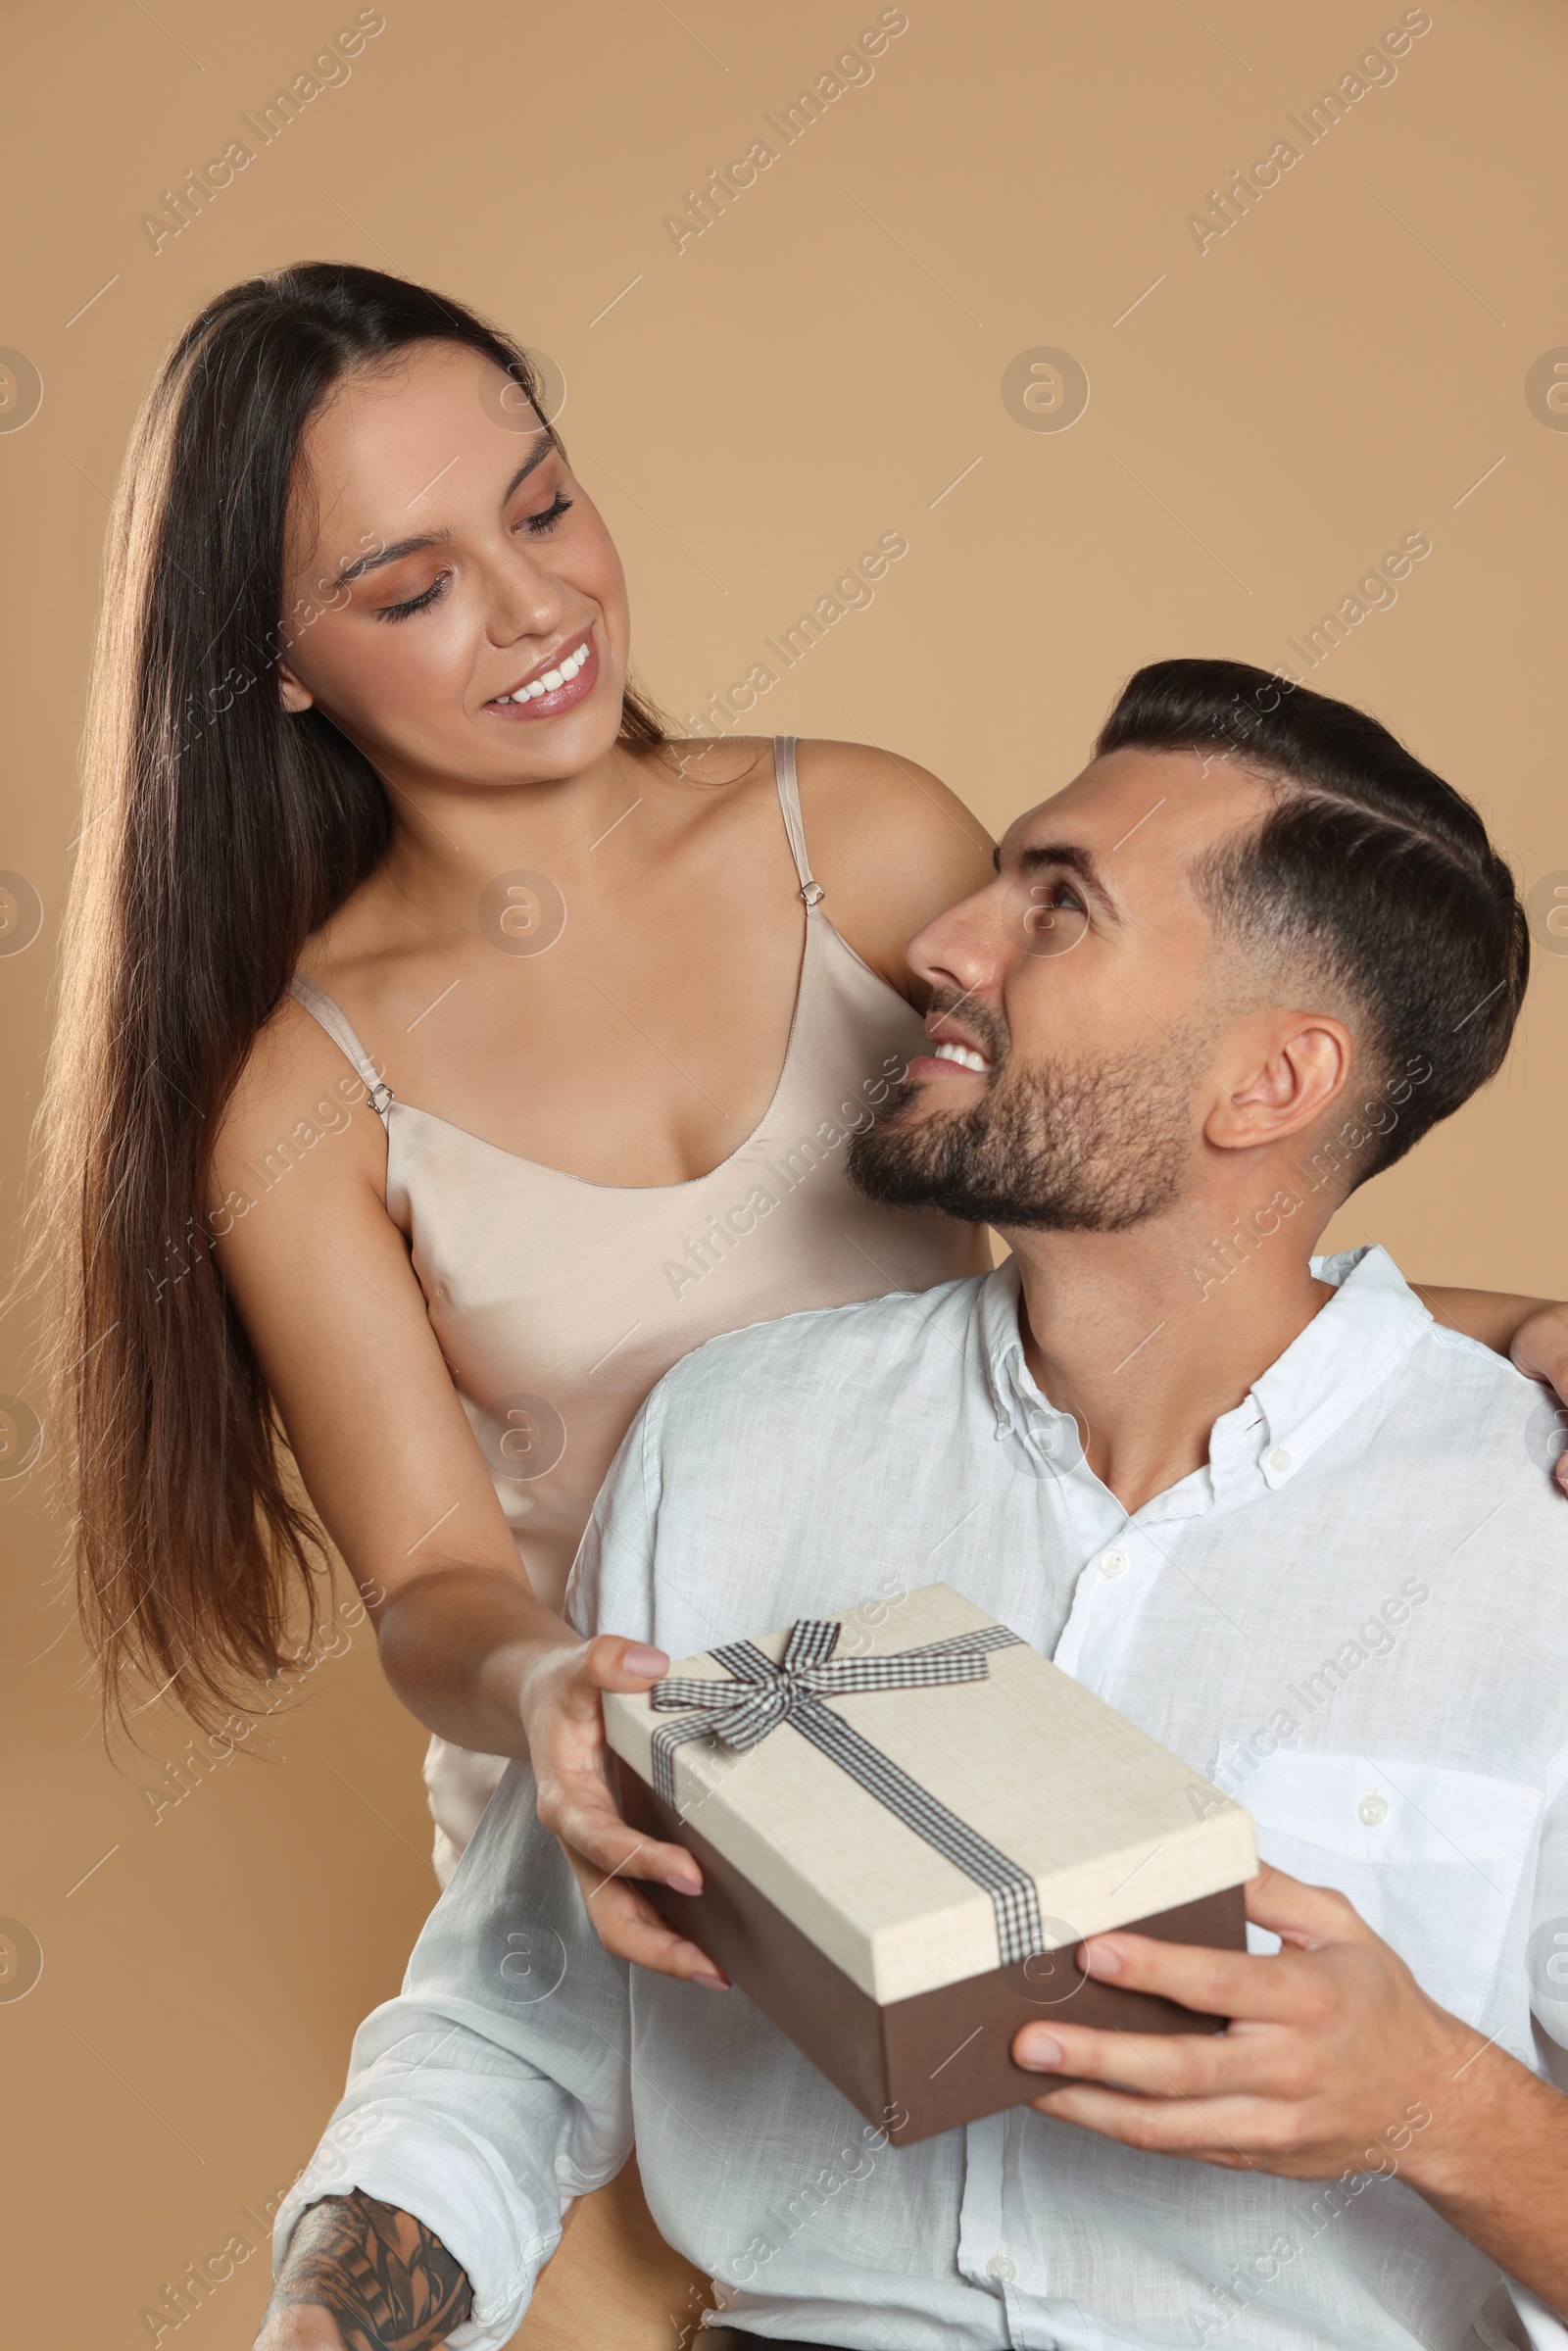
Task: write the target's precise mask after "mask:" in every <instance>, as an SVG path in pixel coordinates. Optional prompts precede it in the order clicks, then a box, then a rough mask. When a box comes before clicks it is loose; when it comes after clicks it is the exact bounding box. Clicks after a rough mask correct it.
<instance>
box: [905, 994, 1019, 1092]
mask: <svg viewBox="0 0 1568 2351" xmlns="http://www.w3.org/2000/svg"><path fill="white" fill-rule="evenodd" d="M950 1013H952V1014H953V1015H954V1016H955V1018H956V1017H957V1016H958V1015H959V1014H961V1015H962V1018H963V1024H964V1026H965V1027H966V1028H968V1029H971V1030H972V1031H973V1032H974V1035H975V1037H976V1039H977V1040H978V1042H979V1045H980V1047H981V1050H982V1052H983V1053H985V1055H986V1058H987V1060H988V1061H989V1062H990V1063H991V1082H992V1084H993V1085H995V1083H996V1081H997V1079H998V1078H999V1077H1000V1076H1001V1075H1002V1071H1003V1068H1004V1066H1005V1062H1006V1059H1007V1055H1008V1053H1009V1052H1010V1051H1011V1047H1012V1039H1011V1036H1010V1034H1009V1032H1008V1029H1007V1024H1006V1022H1005V1020H1004V1018H1003V1016H1002V1014H1001V1013H1000V1012H998V1011H996V1010H994V1009H993V1008H992V1006H991V1005H990V1004H981V1003H979V1001H978V1000H977V999H976V997H975V994H974V991H973V989H961V990H960V989H957V988H939V989H936V990H935V991H933V994H932V997H931V1005H930V1009H929V1011H928V1012H927V1013H926V1031H927V1034H928V1035H929V1033H930V1031H931V1029H932V1028H933V1027H934V1026H935V1024H936V1023H937V1022H938V1021H942V1020H946V1019H947V1017H948V1015H949V1014H950Z"/></svg>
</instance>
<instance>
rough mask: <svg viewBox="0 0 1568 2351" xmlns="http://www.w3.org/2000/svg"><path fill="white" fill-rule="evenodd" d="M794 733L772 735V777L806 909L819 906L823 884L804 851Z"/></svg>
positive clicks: (804, 835) (803, 828) (804, 842)
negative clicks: (816, 875)
mask: <svg viewBox="0 0 1568 2351" xmlns="http://www.w3.org/2000/svg"><path fill="white" fill-rule="evenodd" d="M795 743H796V738H795V736H794V735H775V736H774V737H773V779H774V781H775V783H776V784H777V786H778V805H779V807H780V808H782V810H783V811H784V830H785V832H786V833H787V834H788V835H789V842H790V855H791V857H793V858H794V859H795V870H796V873H797V874H798V875H799V877H800V884H801V896H802V897H803V898H804V899H805V901H806V906H807V911H808V912H809V911H810V909H811V908H812V907H813V906H818V905H820V903H821V900H822V895H823V893H822V885H821V883H820V882H819V881H817V880H815V879H814V877H813V876H812V873H811V866H810V860H809V858H808V857H807V854H806V827H805V825H804V824H803V823H802V821H801V788H800V785H799V783H798V782H797V780H796V775H795Z"/></svg>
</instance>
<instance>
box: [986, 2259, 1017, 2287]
mask: <svg viewBox="0 0 1568 2351" xmlns="http://www.w3.org/2000/svg"><path fill="white" fill-rule="evenodd" d="M1017 2275H1018V2273H1017V2271H1016V2270H1015V2269H1014V2268H1013V2266H1012V2264H1011V2262H1010V2261H1009V2260H1008V2259H1007V2256H1006V2255H1005V2253H993V2254H992V2256H991V2259H990V2260H989V2261H988V2262H987V2263H986V2276H987V2277H988V2278H998V2279H999V2280H1000V2281H1001V2283H1002V2284H1003V2285H1010V2284H1011V2283H1012V2281H1013V2279H1014V2278H1016V2277H1017Z"/></svg>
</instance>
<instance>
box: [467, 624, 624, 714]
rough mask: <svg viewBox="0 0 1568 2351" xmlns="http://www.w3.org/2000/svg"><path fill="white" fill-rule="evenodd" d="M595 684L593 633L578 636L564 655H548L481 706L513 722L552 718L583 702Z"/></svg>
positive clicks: (597, 680)
mask: <svg viewBox="0 0 1568 2351" xmlns="http://www.w3.org/2000/svg"><path fill="white" fill-rule="evenodd" d="M598 683H599V655H598V652H597V650H596V648H595V645H594V640H593V631H592V630H591V629H590V630H589V631H588V633H587V634H586V635H582V634H579V635H578V636H576V637H575V638H573V639H572V640H571V641H570V643H569V644H568V645H567V647H566V648H565V650H564V653H553V654H548V655H547V656H546V657H545V659H544V660H543V661H538V662H536V663H535V665H534V667H533V668H532V669H530V670H529V671H528V673H527V675H526V676H525V677H522V678H520V679H519V680H518V682H517V683H516V685H515V686H512V687H509V689H508V691H507V692H506V693H505V694H497V695H495V696H493V697H492V699H491V700H490V701H489V702H487V703H486V704H485V705H484V708H485V709H486V710H488V711H489V712H490V713H491V715H492V716H493V717H496V718H504V719H507V720H509V721H513V722H515V721H517V720H519V719H524V718H554V717H556V716H558V715H559V713H560V712H561V711H563V710H575V709H576V707H577V705H578V703H580V702H586V701H587V699H588V697H589V695H590V694H591V693H592V692H593V690H594V688H595V686H596V685H597V684H598Z"/></svg>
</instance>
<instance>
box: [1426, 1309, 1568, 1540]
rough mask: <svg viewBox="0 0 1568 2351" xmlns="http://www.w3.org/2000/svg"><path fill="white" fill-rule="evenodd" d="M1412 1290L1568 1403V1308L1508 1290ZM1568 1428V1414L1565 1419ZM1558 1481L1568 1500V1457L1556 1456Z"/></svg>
mask: <svg viewBox="0 0 1568 2351" xmlns="http://www.w3.org/2000/svg"><path fill="white" fill-rule="evenodd" d="M1411 1287H1412V1288H1413V1289H1414V1290H1415V1291H1416V1292H1417V1294H1418V1296H1420V1297H1421V1298H1424V1299H1425V1300H1426V1303H1427V1305H1428V1306H1429V1307H1430V1308H1431V1310H1432V1312H1433V1313H1434V1314H1435V1315H1436V1316H1437V1318H1438V1320H1439V1322H1446V1323H1448V1324H1450V1325H1451V1327H1452V1328H1453V1329H1454V1330H1456V1331H1463V1332H1464V1333H1465V1335H1466V1337H1467V1338H1470V1339H1479V1340H1480V1342H1481V1344H1482V1346H1483V1347H1491V1348H1492V1349H1493V1351H1494V1352H1495V1354H1498V1355H1507V1356H1509V1357H1510V1358H1511V1359H1512V1361H1513V1362H1514V1363H1515V1364H1516V1365H1517V1367H1518V1369H1519V1370H1520V1371H1522V1372H1523V1373H1525V1375H1526V1377H1527V1378H1529V1379H1532V1380H1543V1381H1544V1382H1545V1384H1546V1386H1547V1387H1548V1388H1550V1389H1552V1390H1553V1391H1554V1392H1555V1393H1556V1395H1557V1396H1559V1397H1561V1398H1564V1399H1568V1305H1563V1304H1561V1303H1560V1302H1559V1301H1557V1300H1556V1299H1553V1298H1519V1297H1516V1296H1515V1294H1514V1293H1513V1292H1512V1291H1508V1290H1444V1289H1441V1288H1439V1287H1438V1286H1437V1285H1435V1284H1433V1283H1429V1282H1416V1283H1413V1284H1412V1285H1411ZM1564 1426H1565V1428H1568V1412H1565V1414H1564ZM1556 1479H1557V1483H1558V1485H1559V1486H1560V1487H1561V1488H1562V1489H1563V1491H1564V1493H1565V1494H1568V1451H1564V1452H1562V1453H1560V1454H1559V1455H1558V1458H1557V1468H1556Z"/></svg>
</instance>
